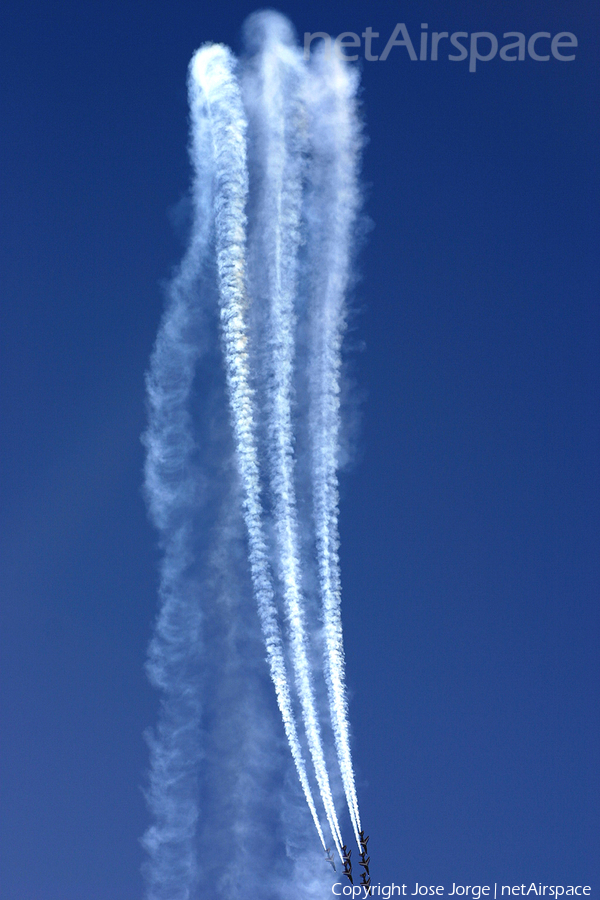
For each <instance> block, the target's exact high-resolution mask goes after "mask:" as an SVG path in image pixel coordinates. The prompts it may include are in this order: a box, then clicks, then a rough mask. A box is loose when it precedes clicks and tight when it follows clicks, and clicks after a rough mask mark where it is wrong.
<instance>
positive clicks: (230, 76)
mask: <svg viewBox="0 0 600 900" xmlns="http://www.w3.org/2000/svg"><path fill="white" fill-rule="evenodd" d="M234 69H235V60H234V58H233V56H232V54H231V52H230V51H229V50H228V48H226V47H223V46H219V45H212V46H208V47H205V48H203V49H201V50H199V51H198V52H197V53H196V54H195V56H194V58H193V59H192V63H191V73H192V80H193V82H194V84H195V85H196V87H197V90H198V91H199V92H200V93H201V94H202V96H203V97H204V99H205V103H206V108H207V114H208V117H209V119H210V122H211V128H212V141H213V156H214V160H215V182H216V187H215V199H214V205H215V227H216V239H217V268H218V275H219V287H220V309H221V326H222V339H223V345H224V351H225V366H226V375H227V385H228V391H229V400H230V407H231V412H232V420H233V430H234V434H235V441H236V448H237V457H238V466H239V471H240V476H241V479H242V485H243V490H244V500H243V507H244V518H245V521H246V528H247V531H248V541H249V548H250V549H249V556H250V567H251V574H252V582H253V586H254V592H255V595H256V599H257V603H258V609H259V615H260V619H261V626H262V630H263V635H264V639H265V644H266V648H267V657H268V661H269V667H270V672H271V678H272V680H273V683H274V685H275V692H276V695H277V702H278V705H279V709H280V711H281V715H282V718H283V723H284V728H285V732H286V736H287V738H288V742H289V744H290V748H291V751H292V756H293V759H294V763H295V765H296V769H297V771H298V776H299V779H300V783H301V785H302V789H303V791H304V795H305V797H306V801H307V803H308V806H309V809H310V812H311V815H312V817H313V821H314V823H315V827H316V829H317V832H318V834H319V838H320V840H321V843H322V845H323V847H325V840H324V837H323V832H322V829H321V825H320V823H319V819H318V815H317V811H316V808H315V803H314V800H313V796H312V792H311V789H310V785H309V781H308V776H307V772H306V766H305V763H304V759H303V756H302V750H301V746H300V741H299V738H298V734H297V729H296V724H295V719H294V714H293V708H292V703H291V697H290V692H289V685H288V680H287V673H286V669H285V658H284V654H283V647H282V641H281V635H280V630H279V626H278V622H277V609H276V605H275V601H274V594H273V586H272V581H271V572H270V564H269V560H268V555H267V547H266V542H265V538H264V533H263V525H262V508H261V498H260V472H259V460H258V450H257V440H256V435H255V420H256V415H255V410H254V398H253V393H252V389H251V385H250V369H249V348H248V323H247V316H248V297H247V293H246V262H245V254H246V212H245V207H246V200H247V195H248V172H247V165H246V129H247V122H246V116H245V113H244V109H243V106H242V99H241V94H240V90H239V86H238V83H237V80H236V78H235V75H234ZM204 150H205V147H204V143H201V145H200V146H199V147H196V144H195V134H194V162H195V163H196V162H198V164H199V167H200V169H202V166H203V161H202V160H201V159H199V154H201V153H203V152H204Z"/></svg>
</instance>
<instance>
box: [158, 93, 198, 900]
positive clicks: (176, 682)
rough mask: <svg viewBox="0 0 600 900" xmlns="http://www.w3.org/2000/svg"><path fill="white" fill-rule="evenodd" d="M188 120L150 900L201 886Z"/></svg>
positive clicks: (172, 358)
mask: <svg viewBox="0 0 600 900" xmlns="http://www.w3.org/2000/svg"><path fill="white" fill-rule="evenodd" d="M191 112H192V118H193V122H194V133H195V135H196V142H197V146H198V149H200V148H203V149H204V152H203V153H202V154H201V158H202V165H201V166H199V167H198V169H197V171H196V181H195V185H194V201H195V226H194V231H193V236H192V240H191V243H190V247H189V249H188V251H187V253H186V256H185V258H184V260H183V262H182V264H181V266H180V268H179V271H178V273H177V275H176V277H175V278H174V279H173V281H172V282H171V285H170V288H169V302H168V305H167V309H166V312H165V315H164V318H163V321H162V323H161V326H160V330H159V333H158V336H157V340H156V345H155V348H154V352H153V354H152V360H151V365H150V371H149V373H148V376H147V392H148V407H149V424H148V430H147V432H146V434H145V435H144V443H145V445H146V448H147V458H146V468H145V491H146V497H147V501H148V505H149V508H150V513H151V515H152V518H153V520H154V523H155V525H156V527H157V529H158V530H159V533H160V536H161V543H162V545H163V548H164V554H165V555H164V559H163V562H162V565H161V579H160V589H159V595H160V600H161V610H160V614H159V617H158V621H157V623H156V628H155V634H154V637H153V639H152V642H151V645H150V650H149V659H148V664H147V669H148V674H149V677H150V680H151V681H152V682H153V684H154V685H155V686H156V687H158V688H159V689H160V690H161V692H162V701H161V715H160V721H159V724H158V728H157V730H156V732H155V733H154V734H152V735H149V736H148V740H149V744H150V758H151V771H150V786H149V790H148V795H147V799H148V804H149V806H150V808H151V810H152V812H153V814H154V818H155V824H153V825H152V826H151V827H150V828H149V829H148V831H147V832H146V834H145V835H144V838H143V843H144V846H145V848H146V850H147V851H148V854H149V861H148V862H147V863H146V864H145V867H144V868H145V873H144V874H145V876H146V879H147V881H148V890H149V893H148V897H149V900H188V898H189V897H190V894H191V891H192V889H193V887H194V885H195V884H196V881H197V876H198V865H197V859H196V848H195V834H196V823H197V819H198V801H197V793H198V765H199V760H200V753H201V747H200V713H201V700H200V685H199V677H198V676H199V665H198V664H199V655H200V648H201V613H200V609H199V600H198V585H197V584H196V583H195V580H194V578H193V576H192V575H190V573H189V570H190V563H191V562H192V561H193V557H194V547H193V534H192V529H191V522H192V519H193V515H194V509H195V507H196V506H197V504H198V502H199V490H200V485H199V477H198V473H197V471H196V470H195V469H194V466H193V464H192V454H193V450H194V440H193V436H192V428H191V423H190V417H189V413H188V401H189V397H190V391H191V387H192V382H193V378H194V373H195V369H196V364H197V361H198V358H199V356H200V355H201V349H200V342H199V340H198V334H199V331H200V325H201V324H202V317H203V310H202V307H201V302H200V299H199V291H198V287H199V279H200V277H201V274H202V270H203V267H204V265H205V262H206V256H207V251H208V247H209V240H210V230H211V229H210V223H211V221H212V213H211V210H212V181H213V177H212V166H211V153H210V134H209V130H208V122H207V120H206V116H205V115H204V114H203V111H202V109H201V108H199V107H198V105H197V104H194V103H192V104H191Z"/></svg>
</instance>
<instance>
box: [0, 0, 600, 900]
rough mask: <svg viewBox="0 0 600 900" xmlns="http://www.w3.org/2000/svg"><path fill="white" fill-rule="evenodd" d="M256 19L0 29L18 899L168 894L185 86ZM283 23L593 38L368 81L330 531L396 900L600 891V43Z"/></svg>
mask: <svg viewBox="0 0 600 900" xmlns="http://www.w3.org/2000/svg"><path fill="white" fill-rule="evenodd" d="M254 8H255V7H254V5H252V4H249V3H248V4H246V3H228V4H226V5H215V6H211V7H210V8H206V7H205V6H201V5H199V4H190V3H187V2H183V3H180V4H178V5H177V6H174V5H172V4H166V3H150V4H137V5H134V4H132V3H128V2H120V3H116V2H104V3H86V4H71V3H63V4H61V5H60V6H57V5H55V6H51V5H49V4H41V3H27V2H23V3H19V4H18V5H16V4H14V5H12V7H11V6H10V5H9V6H6V7H5V9H4V13H3V20H4V21H3V26H2V38H1V39H2V41H3V44H4V54H3V55H4V60H5V63H4V64H5V69H6V77H5V79H4V82H5V90H4V92H3V97H2V107H3V109H2V119H3V122H4V123H5V128H4V134H5V139H4V142H3V148H2V174H3V204H2V216H3V218H4V223H3V228H2V232H3V238H4V240H3V249H2V254H3V259H2V279H3V289H2V298H3V302H2V316H3V327H2V340H3V344H4V348H3V352H2V368H3V372H2V380H1V384H2V388H1V390H2V408H3V413H2V420H3V436H2V443H3V449H2V460H3V465H2V495H3V503H2V513H1V517H2V531H3V539H2V566H1V568H2V576H1V577H2V606H3V621H4V625H3V629H2V631H3V637H2V640H3V643H4V648H3V652H2V660H3V661H2V666H3V668H4V675H3V685H4V715H3V726H2V727H3V730H4V732H5V733H4V738H3V742H2V743H3V750H2V753H3V756H4V760H3V764H2V770H3V798H4V799H3V816H2V818H3V831H4V836H3V841H2V844H3V854H4V857H5V858H4V862H3V873H4V874H3V879H2V886H1V887H0V896H2V897H3V898H6V900H13V898H14V900H23V898H27V900H38V898H39V900H78V898H83V897H85V898H86V900H96V898H97V900H100V898H102V900H104V898H111V900H120V898H123V900H125V898H127V900H130V898H134V897H141V896H142V892H143V886H142V880H141V876H140V874H139V868H140V864H141V861H142V857H143V852H142V849H141V847H140V844H139V838H140V836H141V834H142V833H143V832H144V830H145V829H146V827H147V825H148V822H149V816H148V812H147V810H146V808H145V803H144V798H143V794H142V786H143V784H144V781H145V771H146V769H147V766H148V756H147V748H146V745H145V743H144V741H143V737H142V734H143V731H144V729H145V728H147V727H148V726H150V725H152V724H154V722H155V721H156V715H157V702H158V701H157V697H156V695H155V693H154V691H153V690H152V688H151V687H150V685H149V684H148V683H147V681H146V678H145V674H144V670H143V665H144V660H145V654H146V647H147V644H148V641H149V639H150V634H151V628H152V622H153V619H154V616H155V612H156V605H157V599H156V594H157V567H158V559H159V554H158V550H157V546H156V543H157V542H156V535H155V533H154V531H153V529H152V527H151V525H150V523H149V521H148V519H147V514H146V510H145V506H144V501H143V497H142V492H141V484H142V466H143V447H142V445H141V443H140V439H139V438H140V434H141V433H142V431H143V430H144V428H145V408H144V372H145V370H146V368H147V366H148V360H149V357H150V352H151V349H152V345H153V341H154V338H155V335H156V330H157V327H158V322H159V319H160V315H161V310H162V306H163V297H164V292H163V285H164V282H165V281H166V280H167V279H168V277H169V275H170V273H171V271H172V268H173V267H174V266H175V265H176V263H177V262H178V261H179V259H180V257H181V255H182V253H183V251H184V243H185V223H182V222H181V216H180V215H178V213H177V210H178V209H180V206H178V204H180V201H181V199H182V198H183V197H185V196H186V194H187V191H188V186H189V180H190V167H189V162H188V157H187V143H188V120H187V116H188V112H187V98H186V69H187V65H188V62H189V59H190V57H191V55H192V53H193V51H194V50H195V49H196V48H197V47H198V46H199V45H200V44H201V43H203V42H204V41H207V40H215V41H224V42H226V43H227V44H229V45H230V46H232V47H233V48H234V49H235V50H239V49H240V47H241V41H240V28H241V25H242V22H243V20H244V18H245V16H246V15H247V14H248V13H249V12H251V11H252V10H253V9H254ZM279 8H280V9H281V10H282V11H283V12H284V13H286V14H287V15H289V17H290V18H291V19H292V21H293V22H294V24H295V26H296V28H297V30H298V32H299V33H300V34H303V33H304V32H305V31H311V32H314V31H325V32H327V33H330V34H332V35H335V34H338V33H340V32H343V31H348V32H355V33H358V34H360V33H362V32H363V31H364V30H365V28H366V27H367V26H371V27H372V28H373V29H374V30H375V31H377V32H379V33H380V35H381V36H382V38H381V41H382V42H383V40H384V36H385V38H387V36H389V35H390V34H391V32H392V31H393V28H394V26H395V24H396V22H400V21H402V22H405V23H406V25H407V28H408V29H409V32H410V34H411V35H413V39H414V40H415V44H416V43H417V39H418V36H419V34H420V31H421V23H422V22H423V23H424V22H427V23H428V25H429V30H430V31H433V30H438V31H449V32H454V31H465V32H467V33H469V34H470V33H472V32H474V31H489V32H492V33H494V34H496V35H498V36H501V35H502V34H503V33H504V32H505V31H519V32H523V33H525V34H526V35H527V36H529V35H531V34H533V33H534V32H536V31H543V32H546V31H547V32H550V33H551V34H552V35H554V34H556V33H557V32H560V31H567V32H573V33H575V34H576V35H577V37H578V41H579V46H578V48H577V51H576V60H575V61H573V62H570V63H561V62H559V61H557V60H555V59H553V58H551V59H550V60H549V61H548V62H536V61H534V60H532V59H530V58H528V59H526V60H524V61H523V62H518V61H517V62H515V63H506V62H503V61H501V60H500V59H498V58H496V59H494V60H492V61H490V62H489V63H480V64H479V65H478V67H477V71H476V72H474V73H470V72H469V71H468V65H467V63H465V62H450V61H448V60H447V58H446V56H447V53H442V52H440V59H439V60H438V61H437V62H432V61H427V62H425V61H424V62H411V61H410V60H409V59H408V57H407V54H406V52H405V51H404V50H403V49H402V48H396V49H394V50H393V51H392V52H391V53H390V55H389V57H388V59H387V60H386V61H385V62H377V63H376V62H372V63H367V62H360V65H361V68H362V84H363V93H362V101H363V108H364V115H365V120H366V130H367V134H368V138H369V143H368V145H367V147H366V149H365V154H364V168H363V176H364V182H365V184H366V191H367V201H366V212H367V214H368V216H369V218H370V220H371V222H372V223H373V228H372V230H371V231H370V232H369V234H368V238H367V240H366V242H365V245H364V247H363V249H362V251H361V255H360V259H359V271H360V281H359V282H358V284H357V286H356V288H355V290H354V297H353V308H354V309H355V311H356V314H355V315H354V316H353V319H352V328H351V330H350V333H349V335H348V366H349V372H350V375H351V379H352V387H351V391H352V392H353V393H354V394H356V396H357V397H358V398H359V403H358V404H357V406H358V408H359V412H360V417H359V418H360V422H359V424H358V428H357V429H356V431H355V434H354V435H353V437H352V447H353V452H352V464H351V466H349V468H348V471H347V472H346V473H345V475H344V477H343V481H342V507H341V520H340V522H341V536H342V549H341V553H342V578H343V590H344V600H343V618H344V629H345V643H346V654H347V675H348V686H349V692H350V698H351V707H350V714H351V721H352V726H353V749H354V758H355V765H356V771H357V783H358V792H359V799H360V803H361V811H362V817H363V821H364V824H365V826H366V829H367V831H368V832H369V833H370V834H371V844H370V847H371V848H372V859H373V868H372V874H373V875H374V877H375V879H376V880H377V881H381V882H382V883H391V882H392V881H395V882H396V883H398V882H406V883H407V884H408V885H414V883H415V882H416V881H419V882H421V883H428V884H429V883H435V884H446V885H447V886H448V887H451V884H452V882H459V883H466V884H471V883H488V884H489V883H493V882H494V881H497V882H499V883H502V884H520V883H521V882H522V881H525V882H526V883H529V882H531V881H536V882H539V881H542V882H543V883H548V884H554V883H559V884H570V883H574V884H591V885H593V886H594V890H596V891H597V890H598V874H599V873H598V866H597V859H596V854H595V853H594V852H593V848H594V847H595V845H596V844H597V834H598V812H597V810H598V806H599V804H598V796H597V784H598V781H597V746H598V714H597V709H598V696H597V685H598V665H597V656H598V654H597V639H598V635H597V625H598V611H597V597H598V588H599V571H598V552H597V549H598V499H599V497H598V467H597V465H598V425H599V421H598V399H599V397H598V393H599V392H598V387H599V379H598V375H599V370H598V299H597V298H598V274H597V244H598V240H597V239H598V218H597V208H598V190H597V188H598V165H597V149H596V148H597V146H598V123H597V114H596V113H597V108H598V86H599V85H598V74H597V72H598V50H599V47H600V29H599V28H598V17H597V12H596V11H594V9H593V7H592V5H591V4H587V3H582V2H578V3H575V4H573V3H570V4H567V3H566V2H564V3H553V4H551V5H548V4H542V3H539V4H538V3H533V2H525V3H519V4H517V3H516V2H513V0H507V2H503V3H494V4H489V5H488V6H487V8H484V7H482V5H481V4H479V3H468V2H464V3H459V2H456V3H454V4H452V5H451V6H450V5H449V4H447V3H434V2H423V3H420V4H418V5H413V6H411V7H409V6H407V5H394V4H389V3H381V2H374V3H373V4H371V5H369V7H367V5H366V4H364V3H337V2H334V3H331V4H328V5H327V8H326V9H325V8H322V7H321V5H320V4H317V3H315V2H313V0H308V2H305V3H302V4H296V3H288V4H281V5H280V6H279ZM441 46H442V45H441ZM411 889H414V888H411Z"/></svg>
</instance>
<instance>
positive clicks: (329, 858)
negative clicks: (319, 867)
mask: <svg viewBox="0 0 600 900" xmlns="http://www.w3.org/2000/svg"><path fill="white" fill-rule="evenodd" d="M325 854H326V856H325V859H326V860H327V862H328V863H331V867H332V869H333V871H334V872H335V871H336V868H335V863H334V861H333V853H332V852H331V850H330V849H329V847H327V849H326V851H325Z"/></svg>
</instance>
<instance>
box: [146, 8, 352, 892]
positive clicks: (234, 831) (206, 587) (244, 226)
mask: <svg viewBox="0 0 600 900" xmlns="http://www.w3.org/2000/svg"><path fill="white" fill-rule="evenodd" d="M246 39H247V43H248V44H251V46H249V51H250V52H249V54H248V55H246V56H244V57H243V58H242V60H241V62H238V61H237V60H236V59H235V57H234V56H233V54H232V53H231V51H230V50H229V49H228V48H226V47H224V46H222V45H211V44H207V45H204V46H203V47H202V48H201V49H200V50H198V51H197V52H196V53H195V54H194V56H193V58H192V61H191V63H190V67H189V73H188V91H189V102H190V113H191V146H190V157H191V160H192V165H193V170H194V177H193V191H192V196H193V205H194V218H193V226H192V231H191V237H190V245H189V248H188V250H187V252H186V255H185V257H184V259H183V261H182V263H181V265H180V267H179V269H178V270H177V272H176V275H175V277H174V278H173V280H172V281H171V283H170V286H169V289H168V303H167V308H166V310H165V314H164V317H163V320H162V322H161V326H160V329H159V332H158V336H157V341H156V345H155V348H154V351H153V354H152V359H151V364H150V370H149V373H148V376H147V391H148V408H149V424H148V429H147V432H146V434H145V435H144V442H145V444H146V447H147V459H146V469H145V490H146V496H147V501H148V505H149V509H150V513H151V516H152V518H153V521H154V523H155V525H156V527H157V529H158V531H159V534H160V540H161V547H162V550H163V560H162V562H161V570H160V575H161V578H160V588H159V594H160V601H161V607H160V613H159V616H158V619H157V623H156V626H155V632H154V637H153V639H152V642H151V645H150V649H149V659H148V664H147V669H148V674H149V676H150V679H151V681H152V682H153V684H154V685H155V686H156V687H158V688H159V690H160V692H161V712H160V717H159V721H158V725H157V727H156V730H155V731H154V732H153V733H152V734H150V735H149V736H148V742H149V745H150V760H151V771H150V777H149V788H148V791H147V800H148V805H149V807H150V809H151V811H152V814H153V819H154V821H153V824H152V825H151V827H150V828H149V829H148V831H147V832H146V834H145V835H144V838H143V843H144V846H145V848H146V850H147V852H148V859H147V862H146V863H145V866H144V869H145V876H146V879H147V884H148V893H147V896H148V900H191V898H192V897H195V896H196V894H197V893H198V892H202V891H205V892H206V891H207V892H208V893H210V895H211V896H215V897H227V898H228V900H235V898H240V900H241V898H243V897H245V896H247V891H248V889H250V890H251V891H253V892H256V890H257V888H258V886H260V889H261V895H262V896H264V897H265V900H266V898H268V900H272V898H274V897H277V898H279V900H285V898H286V897H287V898H291V897H296V896H304V897H306V898H307V900H309V898H316V897H319V896H322V895H323V886H324V885H325V887H326V877H327V874H328V869H327V866H326V863H325V862H324V861H323V860H322V857H320V856H319V853H320V851H318V849H317V847H318V845H317V844H316V842H315V840H314V834H313V832H312V826H311V825H310V822H309V818H308V816H307V815H306V809H305V807H304V800H305V801H306V803H307V805H308V809H309V812H310V815H311V816H312V820H313V822H314V826H315V828H316V830H317V833H318V836H319V840H320V841H321V845H322V847H323V848H325V839H324V834H323V830H322V827H321V824H320V819H319V813H318V812H317V806H316V803H315V798H317V795H316V793H315V794H314V795H313V791H316V787H317V786H318V789H319V793H320V797H321V800H322V804H323V809H324V811H325V816H326V818H327V821H328V823H329V827H330V829H331V834H332V837H333V841H334V844H333V845H332V846H334V845H335V847H336V849H337V851H338V853H340V855H341V853H342V835H341V828H340V824H339V821H338V814H337V810H336V806H335V801H334V795H333V791H332V784H335V785H337V783H338V778H337V775H336V780H335V782H333V781H332V780H331V778H330V774H331V773H330V771H328V766H327V762H326V760H328V759H329V758H330V757H331V756H332V755H333V747H332V746H331V745H332V740H331V733H330V732H329V730H328V727H327V728H326V727H325V725H326V723H325V717H324V712H325V709H324V708H323V709H321V708H320V706H319V704H321V706H323V707H325V706H326V704H325V703H323V699H324V695H325V687H326V688H327V698H328V701H329V713H330V717H331V723H332V728H333V737H334V740H335V750H336V752H337V756H338V760H339V766H340V771H341V777H342V784H343V788H344V792H345V795H346V800H347V804H348V809H349V813H350V819H351V822H352V827H353V830H354V833H355V835H356V837H357V840H358V838H359V831H360V830H361V823H360V817H359V810H358V801H357V796H356V788H355V777H354V770H353V765H352V759H351V754H350V740H349V723H348V713H347V700H346V694H345V684H344V651H343V643H342V630H341V615H340V601H341V588H340V571H339V549H338V545H339V536H338V524H337V519H338V480H337V479H338V475H337V466H338V455H339V443H340V427H341V416H340V379H341V345H342V338H343V333H344V329H345V322H346V308H345V295H346V293H347V289H348V285H349V280H350V275H351V251H352V241H353V237H354V227H355V221H356V216H357V212H358V207H359V200H360V194H359V190H358V187H357V168H358V155H359V152H360V149H361V146H362V135H361V129H360V126H359V123H358V116H357V111H356V90H357V78H356V73H355V72H354V71H353V70H352V68H351V67H348V66H347V65H346V64H345V63H343V62H341V61H339V60H337V59H333V60H330V61H327V60H326V59H324V58H322V57H319V56H316V55H314V54H313V58H312V59H311V60H310V61H304V60H303V59H302V55H301V51H300V49H299V48H298V47H297V45H296V43H295V40H294V37H293V34H292V30H291V26H290V25H289V23H287V21H286V20H285V19H284V18H283V17H281V16H279V15H278V14H275V13H262V14H259V15H256V16H253V17H251V18H250V20H249V25H248V27H247V31H246ZM248 148H250V150H248ZM248 160H249V161H248ZM248 223H250V227H249V225H248ZM217 318H218V320H219V321H218V323H217ZM218 329H220V332H219V333H220V349H221V351H222V359H223V361H224V365H223V366H221V365H220V364H218V363H216V360H215V359H214V358H213V356H212V353H213V347H214V350H215V351H217V350H218V348H219V341H217V339H216V337H217V330H218ZM216 457H218V459H217V458H216ZM311 502H312V510H311V512H307V509H308V508H309V505H310V503H311ZM248 563H249V565H248ZM317 577H318V602H319V603H320V606H321V615H320V619H321V621H319V612H318V609H317V605H316V603H317V597H316V594H317V592H316V591H314V589H313V581H316V580H317ZM253 598H254V599H253ZM256 608H258V616H257V615H256ZM281 623H283V624H284V625H285V628H283V627H282V624H281ZM321 625H322V628H321ZM321 635H322V637H321ZM263 645H264V648H265V649H263ZM317 646H318V647H319V648H320V649H319V650H317ZM265 650H266V654H265ZM321 653H322V657H321ZM264 655H266V661H267V667H265V666H264V663H263V659H262V657H263V656H264ZM288 673H289V674H288ZM292 674H293V677H291V676H292ZM269 676H270V679H271V680H272V682H273V685H274V687H275V697H276V701H277V706H278V709H279V712H277V709H276V708H275V704H274V703H273V698H272V688H271V686H270V684H269ZM279 714H280V715H281V718H282V720H283V726H284V728H283V731H284V733H285V737H286V738H287V742H288V744H289V747H290V749H291V757H292V760H291V761H290V760H289V752H288V750H287V748H285V747H284V743H285V742H284V739H283V734H282V733H281V729H280V726H279V725H277V731H276V732H274V731H273V730H272V729H273V727H274V723H275V721H276V719H277V717H278V715H279ZM300 715H301V717H302V723H300V722H299V720H298V721H297V718H296V716H298V717H300ZM277 721H278V719H277ZM300 724H302V725H303V727H302V728H300V727H299V726H300ZM278 742H280V743H281V747H279V743H278ZM308 753H310V759H308ZM292 761H293V764H294V766H295V769H296V774H297V776H298V781H299V783H300V787H301V790H300V789H299V788H298V787H297V782H296V781H295V778H296V775H295V774H294V771H293V767H292ZM311 761H312V765H311V772H310V780H309V771H308V769H307V762H308V763H311ZM313 768H314V775H313V772H312V769H313ZM215 772H216V777H215ZM291 776H293V780H292V781H288V777H291ZM317 800H318V798H317ZM221 801H224V802H221ZM318 803H319V811H321V801H320V800H318ZM277 817H279V818H277ZM276 822H277V825H276V824H275V823H276ZM269 829H270V830H269ZM267 834H272V835H273V838H274V841H270V840H269V841H265V840H264V836H266V835H267ZM359 846H360V843H359ZM208 847H209V848H210V853H207V852H206V851H207V848H208ZM284 847H285V853H281V852H280V851H281V850H282V849H283V848H284ZM201 854H203V855H202V856H201ZM321 866H323V871H321ZM304 869H308V872H307V873H305V872H304ZM306 874H308V879H307V877H306Z"/></svg>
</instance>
